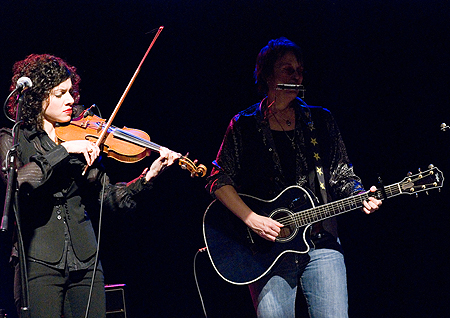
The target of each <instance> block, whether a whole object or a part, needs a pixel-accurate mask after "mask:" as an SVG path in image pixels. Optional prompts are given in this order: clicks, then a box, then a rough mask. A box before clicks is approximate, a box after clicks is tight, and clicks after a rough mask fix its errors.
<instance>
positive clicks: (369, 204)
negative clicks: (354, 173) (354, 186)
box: [361, 186, 383, 214]
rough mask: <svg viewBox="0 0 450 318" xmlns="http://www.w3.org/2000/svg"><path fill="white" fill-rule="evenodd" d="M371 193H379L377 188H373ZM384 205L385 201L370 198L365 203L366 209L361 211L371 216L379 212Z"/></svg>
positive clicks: (363, 208)
mask: <svg viewBox="0 0 450 318" xmlns="http://www.w3.org/2000/svg"><path fill="white" fill-rule="evenodd" d="M369 191H370V192H375V191H377V188H376V187H375V186H371V187H370V190H369ZM369 191H368V192H369ZM382 203H383V201H381V200H378V199H376V198H374V197H369V199H368V200H365V201H363V205H364V207H362V208H361V210H362V211H363V212H364V213H366V214H370V213H373V212H375V211H376V210H378V209H379V208H380V206H381V204H382Z"/></svg>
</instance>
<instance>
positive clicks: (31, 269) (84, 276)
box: [28, 262, 106, 318]
mask: <svg viewBox="0 0 450 318" xmlns="http://www.w3.org/2000/svg"><path fill="white" fill-rule="evenodd" d="M92 267H93V266H92ZM92 274H93V268H89V269H86V270H79V271H73V272H69V271H68V270H58V269H54V268H51V267H48V266H46V265H43V264H39V263H35V262H28V285H29V287H28V288H29V295H30V303H29V310H30V314H31V315H30V316H31V317H32V318H57V317H64V318H84V317H85V314H86V307H87V303H88V298H89V290H90V286H91V279H92ZM89 317H93V318H102V317H106V305H105V287H104V278H103V270H102V268H101V266H99V268H98V269H97V272H96V275H95V281H94V288H93V290H92V296H91V303H90V306H89Z"/></svg>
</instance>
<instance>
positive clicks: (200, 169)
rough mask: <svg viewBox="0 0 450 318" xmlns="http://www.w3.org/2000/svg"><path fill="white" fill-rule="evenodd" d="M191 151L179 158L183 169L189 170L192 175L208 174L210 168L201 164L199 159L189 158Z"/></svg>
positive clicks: (201, 175) (202, 175)
mask: <svg viewBox="0 0 450 318" xmlns="http://www.w3.org/2000/svg"><path fill="white" fill-rule="evenodd" d="M188 156H189V152H188V153H187V154H186V155H185V156H181V157H180V158H179V159H178V163H179V165H180V167H181V169H183V170H188V171H189V172H190V173H191V177H192V178H193V177H204V176H205V175H206V171H207V170H208V169H207V168H206V167H205V165H202V164H199V165H197V163H198V160H197V159H195V160H194V161H192V160H191V159H189V158H188Z"/></svg>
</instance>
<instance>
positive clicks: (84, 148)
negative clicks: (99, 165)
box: [61, 140, 100, 166]
mask: <svg viewBox="0 0 450 318" xmlns="http://www.w3.org/2000/svg"><path fill="white" fill-rule="evenodd" d="M61 145H62V146H63V147H64V148H66V150H67V152H68V153H81V154H83V156H84V158H85V159H86V163H87V165H88V166H91V165H92V164H93V163H94V161H95V159H97V157H98V156H99V155H100V148H99V147H98V146H97V145H96V144H95V143H94V142H92V141H89V140H71V141H65V142H63V143H61Z"/></svg>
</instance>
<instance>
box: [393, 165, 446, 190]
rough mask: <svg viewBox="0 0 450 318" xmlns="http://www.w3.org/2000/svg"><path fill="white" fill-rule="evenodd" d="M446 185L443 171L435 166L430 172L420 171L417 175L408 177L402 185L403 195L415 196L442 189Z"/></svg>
mask: <svg viewBox="0 0 450 318" xmlns="http://www.w3.org/2000/svg"><path fill="white" fill-rule="evenodd" d="M443 184H444V175H443V174H442V171H440V170H439V169H438V168H436V167H435V166H433V165H429V166H428V170H426V171H423V172H422V171H420V170H419V173H417V174H415V175H408V176H407V177H406V178H404V179H403V180H402V181H401V182H400V183H399V185H400V188H401V192H402V193H407V194H414V193H419V192H422V191H428V190H431V189H437V188H441V187H442V186H443Z"/></svg>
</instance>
